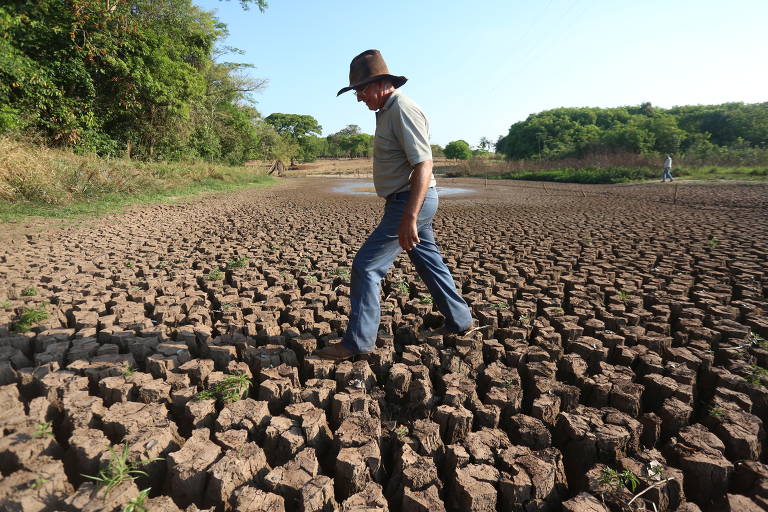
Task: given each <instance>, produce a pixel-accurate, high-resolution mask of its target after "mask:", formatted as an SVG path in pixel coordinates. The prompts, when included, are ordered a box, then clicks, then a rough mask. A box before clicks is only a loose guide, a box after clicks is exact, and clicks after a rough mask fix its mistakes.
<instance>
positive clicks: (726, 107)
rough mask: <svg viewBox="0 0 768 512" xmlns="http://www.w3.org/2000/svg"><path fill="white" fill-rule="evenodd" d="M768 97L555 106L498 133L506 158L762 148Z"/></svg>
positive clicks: (767, 138)
mask: <svg viewBox="0 0 768 512" xmlns="http://www.w3.org/2000/svg"><path fill="white" fill-rule="evenodd" d="M766 144H768V102H766V103H755V104H744V103H724V104H722V105H694V106H681V107H674V108H670V109H662V108H657V107H654V106H652V105H651V104H650V103H643V104H641V105H639V106H630V107H617V108H557V109H552V110H545V111H543V112H539V113H537V114H531V115H530V116H528V118H527V119H526V120H525V121H520V122H518V123H515V124H513V125H512V126H511V127H510V128H509V133H507V135H505V136H503V137H499V139H498V141H497V142H496V152H497V153H502V154H504V155H505V156H506V157H507V158H508V159H530V158H549V159H560V158H567V157H577V158H581V157H584V156H587V155H589V154H594V153H604V152H609V153H614V152H615V153H620V152H630V153H653V152H658V153H672V154H681V153H683V154H687V155H692V156H698V155H708V154H714V153H717V152H718V151H721V150H722V149H723V148H730V149H737V150H743V149H751V148H752V149H765V147H766Z"/></svg>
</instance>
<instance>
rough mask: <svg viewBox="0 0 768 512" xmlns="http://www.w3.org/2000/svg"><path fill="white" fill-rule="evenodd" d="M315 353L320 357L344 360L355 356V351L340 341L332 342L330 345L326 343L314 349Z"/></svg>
mask: <svg viewBox="0 0 768 512" xmlns="http://www.w3.org/2000/svg"><path fill="white" fill-rule="evenodd" d="M315 355H316V356H318V357H320V358H321V359H330V360H332V361H346V360H347V359H352V358H353V357H354V356H355V353H354V352H352V351H351V350H349V349H348V348H347V347H345V346H344V345H342V344H341V343H334V344H332V345H326V346H325V347H323V348H321V349H320V350H317V351H315Z"/></svg>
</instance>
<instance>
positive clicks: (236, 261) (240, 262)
mask: <svg viewBox="0 0 768 512" xmlns="http://www.w3.org/2000/svg"><path fill="white" fill-rule="evenodd" d="M249 261H251V259H250V258H249V257H247V256H243V257H242V258H230V259H229V260H227V265H226V267H224V269H225V270H232V269H235V268H243V267H245V266H246V265H248V262H249Z"/></svg>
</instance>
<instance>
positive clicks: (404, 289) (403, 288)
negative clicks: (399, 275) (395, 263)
mask: <svg viewBox="0 0 768 512" xmlns="http://www.w3.org/2000/svg"><path fill="white" fill-rule="evenodd" d="M396 288H397V291H399V292H400V293H402V294H403V295H408V294H410V293H411V286H410V285H409V284H408V281H406V280H405V279H402V280H400V281H398V282H397V285H396Z"/></svg>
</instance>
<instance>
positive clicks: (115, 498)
mask: <svg viewBox="0 0 768 512" xmlns="http://www.w3.org/2000/svg"><path fill="white" fill-rule="evenodd" d="M138 495H139V488H138V487H137V486H136V484H135V483H134V482H133V481H132V480H126V481H124V482H123V483H121V484H119V485H117V486H116V487H114V488H113V489H112V490H111V491H110V492H107V491H106V488H105V487H98V486H96V485H94V484H93V483H91V482H85V483H83V484H81V485H80V487H78V488H77V492H75V493H74V494H72V495H71V496H69V497H68V498H67V500H66V502H65V503H64V506H63V507H62V510H66V511H67V512H75V511H77V512H101V511H103V510H122V508H123V507H124V506H125V504H126V503H128V502H129V501H130V500H132V499H134V498H135V497H137V496H138Z"/></svg>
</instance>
